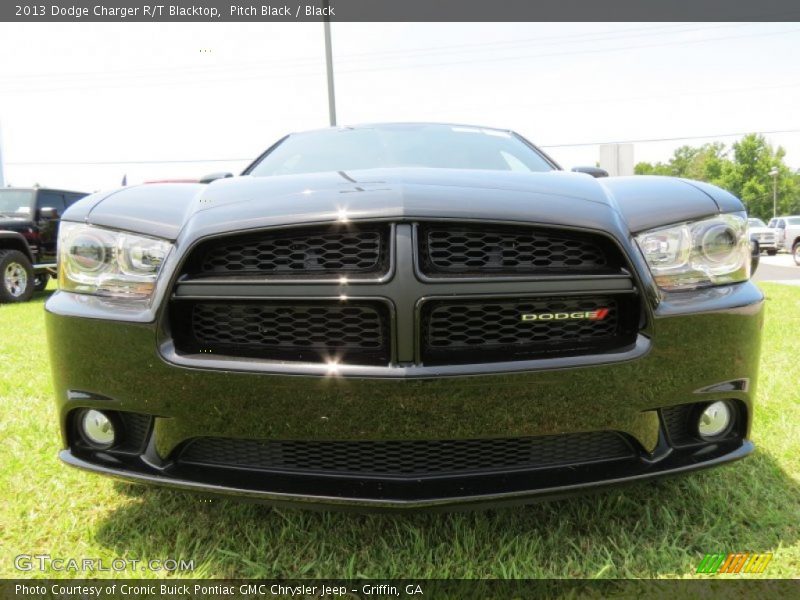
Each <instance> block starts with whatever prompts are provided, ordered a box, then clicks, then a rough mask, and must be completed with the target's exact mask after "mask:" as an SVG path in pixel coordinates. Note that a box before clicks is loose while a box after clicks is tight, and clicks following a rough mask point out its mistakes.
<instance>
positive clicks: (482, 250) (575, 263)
mask: <svg viewBox="0 0 800 600" xmlns="http://www.w3.org/2000/svg"><path fill="white" fill-rule="evenodd" d="M420 238H421V241H422V244H421V246H422V247H421V256H422V258H421V265H422V269H423V271H424V272H425V273H426V274H428V275H436V274H440V275H498V274H500V275H502V274H504V273H506V274H511V275H513V274H525V273H534V274H535V273H557V272H598V271H607V270H609V269H610V268H614V267H616V266H619V264H618V263H617V264H613V265H612V264H611V260H610V257H609V255H608V254H609V252H610V248H608V247H607V246H608V244H606V243H603V242H602V241H599V240H594V239H593V238H589V237H588V236H585V235H578V234H575V235H570V234H567V233H564V232H552V231H548V230H543V229H531V228H522V227H505V228H504V227H497V228H492V227H490V228H476V227H470V226H454V225H441V226H440V225H425V226H422V228H421V235H420Z"/></svg>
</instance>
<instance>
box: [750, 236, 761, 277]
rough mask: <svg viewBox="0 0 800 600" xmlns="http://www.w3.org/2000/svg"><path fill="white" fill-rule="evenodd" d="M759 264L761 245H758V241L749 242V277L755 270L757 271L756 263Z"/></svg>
mask: <svg viewBox="0 0 800 600" xmlns="http://www.w3.org/2000/svg"><path fill="white" fill-rule="evenodd" d="M759 262H761V245H760V244H759V243H758V240H750V276H751V277H752V276H753V275H754V274H755V272H756V269H758V263H759Z"/></svg>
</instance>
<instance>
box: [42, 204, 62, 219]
mask: <svg viewBox="0 0 800 600" xmlns="http://www.w3.org/2000/svg"><path fill="white" fill-rule="evenodd" d="M39 218H40V219H57V218H58V211H57V210H56V209H55V208H52V207H50V206H44V207H42V208H40V209H39Z"/></svg>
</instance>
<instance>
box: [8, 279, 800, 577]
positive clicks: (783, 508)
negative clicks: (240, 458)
mask: <svg viewBox="0 0 800 600" xmlns="http://www.w3.org/2000/svg"><path fill="white" fill-rule="evenodd" d="M763 289H764V290H765V292H766V294H767V298H768V302H767V321H766V330H765V332H764V340H765V343H764V349H763V354H762V366H761V382H760V386H759V391H758V396H759V397H758V407H757V412H756V419H755V425H754V432H753V438H754V440H755V442H756V444H757V446H758V451H757V452H756V454H755V455H753V456H751V457H749V458H748V459H746V460H744V461H742V462H738V463H735V464H733V465H730V466H728V467H725V468H722V469H715V470H711V471H704V472H701V473H696V474H693V475H689V476H685V477H681V478H675V479H668V480H662V481H658V482H655V483H646V484H639V485H635V486H628V487H625V488H621V489H617V490H613V491H606V492H601V493H597V494H594V495H587V496H581V497H576V498H572V499H568V500H561V501H557V502H549V503H540V504H536V505H532V506H528V507H523V508H510V509H502V510H493V511H483V512H471V513H452V514H414V515H397V516H394V515H391V516H388V515H360V514H350V513H323V512H304V511H299V510H283V509H279V510H273V509H270V508H268V507H265V506H261V505H257V504H246V503H241V502H238V501H233V500H231V501H229V500H214V501H209V500H206V499H203V498H202V497H200V496H197V495H192V494H188V493H181V492H173V491H169V490H163V489H155V488H142V487H138V486H134V485H129V484H124V483H119V482H115V481H112V480H110V479H106V478H103V477H99V476H96V475H92V474H88V473H83V472H80V471H77V470H75V469H70V468H68V467H66V466H63V465H61V464H60V463H59V462H58V460H57V458H56V452H57V450H58V448H59V436H58V431H57V427H56V419H55V411H54V407H53V399H52V393H53V392H52V387H51V383H50V370H49V366H48V358H47V348H46V343H45V333H44V319H43V308H42V305H43V302H44V299H45V295H46V294H39V295H38V296H37V298H36V299H35V300H34V301H33V302H31V303H29V304H24V305H14V306H9V305H2V306H0V364H2V376H0V436H2V444H1V445H0V498H2V499H3V502H2V503H0V549H1V551H0V577H15V576H19V575H20V573H18V572H17V571H15V570H14V563H13V558H14V556H16V555H17V554H23V553H24V554H37V553H43V554H49V555H51V556H53V557H56V556H58V557H75V558H80V557H93V558H102V559H104V560H105V561H106V563H107V564H108V563H110V561H111V560H112V559H114V558H118V557H127V558H136V559H141V560H149V559H163V558H167V557H172V558H183V559H194V560H195V567H196V570H195V572H194V573H193V575H195V576H199V577H217V578H219V577H270V578H271V577H287V578H288V577H337V578H339V577H341V578H362V577H363V578H369V577H374V578H389V577H408V578H456V577H465V578H471V577H515V578H535V577H570V578H579V577H587V578H592V577H673V576H677V577H692V576H693V573H694V571H695V569H696V567H697V564H698V562H699V561H700V559H701V558H702V556H703V555H704V554H705V553H707V552H708V553H727V552H735V551H753V552H773V553H774V554H775V556H774V558H773V560H772V562H771V563H770V565H769V567H768V568H767V570H766V572H765V574H764V575H765V576H768V577H800V452H798V450H800V385H798V382H800V359H799V358H798V355H799V354H800V287H790V286H781V285H764V286H763ZM178 574H179V575H183V576H189V575H190V573H178ZM37 575H38V576H57V577H60V576H70V575H73V576H74V574H70V573H52V572H51V573H44V574H37ZM130 575H131V576H134V577H141V576H149V577H153V576H166V574H165V573H163V572H162V573H132V574H130ZM98 576H102V574H99V575H98ZM740 577H741V576H740Z"/></svg>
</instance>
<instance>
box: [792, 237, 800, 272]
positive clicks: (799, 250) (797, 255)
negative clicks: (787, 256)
mask: <svg viewBox="0 0 800 600" xmlns="http://www.w3.org/2000/svg"><path fill="white" fill-rule="evenodd" d="M792 256H793V257H794V264H796V265H797V266H798V267H800V242H795V243H794V247H793V248H792Z"/></svg>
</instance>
